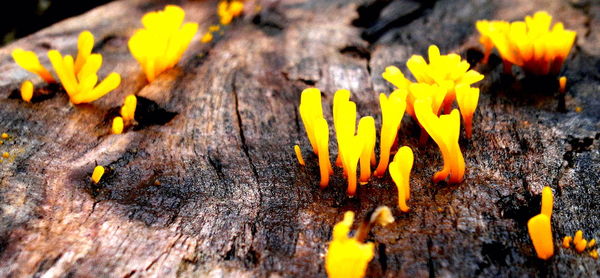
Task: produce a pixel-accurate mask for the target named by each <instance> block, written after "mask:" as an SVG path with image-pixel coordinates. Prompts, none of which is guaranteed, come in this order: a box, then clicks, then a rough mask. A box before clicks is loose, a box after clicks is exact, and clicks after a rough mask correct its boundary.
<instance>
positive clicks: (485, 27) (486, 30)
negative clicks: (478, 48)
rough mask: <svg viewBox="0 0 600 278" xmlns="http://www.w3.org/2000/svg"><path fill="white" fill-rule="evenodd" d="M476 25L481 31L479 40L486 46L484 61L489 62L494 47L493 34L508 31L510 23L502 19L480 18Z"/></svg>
mask: <svg viewBox="0 0 600 278" xmlns="http://www.w3.org/2000/svg"><path fill="white" fill-rule="evenodd" d="M475 27H476V28H477V30H478V31H479V34H481V35H480V37H479V42H480V43H481V44H482V45H483V48H484V51H483V60H482V62H483V63H485V64H487V62H488V60H489V58H490V54H491V53H492V50H493V49H494V42H492V38H491V35H492V34H493V33H497V32H506V30H508V29H509V28H510V24H509V23H508V22H506V21H502V20H492V21H488V20H479V21H477V22H476V23H475Z"/></svg>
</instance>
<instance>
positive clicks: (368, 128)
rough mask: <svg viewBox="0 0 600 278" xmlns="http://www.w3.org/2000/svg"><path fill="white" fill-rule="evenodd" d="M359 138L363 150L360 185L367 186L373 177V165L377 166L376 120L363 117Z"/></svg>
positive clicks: (359, 127)
mask: <svg viewBox="0 0 600 278" xmlns="http://www.w3.org/2000/svg"><path fill="white" fill-rule="evenodd" d="M358 136H359V137H360V141H362V144H363V148H362V152H361V154H360V160H359V161H360V179H359V181H360V184H366V183H367V182H368V181H369V178H370V177H371V165H374V164H375V141H376V137H377V131H376V130H375V119H373V117H362V118H361V119H360V121H359V122H358Z"/></svg>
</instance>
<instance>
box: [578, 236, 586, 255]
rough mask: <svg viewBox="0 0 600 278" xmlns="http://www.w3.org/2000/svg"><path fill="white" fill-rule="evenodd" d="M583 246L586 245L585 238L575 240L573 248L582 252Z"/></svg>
mask: <svg viewBox="0 0 600 278" xmlns="http://www.w3.org/2000/svg"><path fill="white" fill-rule="evenodd" d="M585 247H587V240H585V239H582V240H580V241H579V242H577V244H575V250H576V251H577V252H579V253H581V252H583V250H585Z"/></svg>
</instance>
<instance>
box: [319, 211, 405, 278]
mask: <svg viewBox="0 0 600 278" xmlns="http://www.w3.org/2000/svg"><path fill="white" fill-rule="evenodd" d="M353 222H354V212H352V211H347V212H346V213H345V214H344V219H343V220H342V221H340V222H338V223H337V224H336V225H335V226H334V227H333V232H332V234H333V238H332V240H331V242H330V243H329V248H328V249H327V255H326V256H325V269H326V271H327V275H328V277H329V278H338V277H339V278H360V277H363V276H364V275H365V272H366V271H367V266H368V265H369V262H370V261H371V260H372V259H373V256H374V249H375V246H374V244H373V243H372V242H367V243H363V241H364V240H365V238H366V235H367V234H368V233H369V231H370V229H371V227H372V226H373V225H375V224H380V225H382V226H386V225H387V224H389V223H392V222H394V217H393V216H392V214H391V211H390V209H389V208H387V207H380V208H378V209H376V210H375V211H374V212H373V214H372V215H371V217H369V218H368V220H367V221H366V222H363V223H362V224H361V226H360V228H359V229H358V231H357V233H356V236H354V237H350V236H348V234H349V233H350V228H351V227H352V223H353Z"/></svg>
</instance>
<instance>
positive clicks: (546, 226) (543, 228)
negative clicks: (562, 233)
mask: <svg viewBox="0 0 600 278" xmlns="http://www.w3.org/2000/svg"><path fill="white" fill-rule="evenodd" d="M527 229H528V231H529V237H530V238H531V242H533V247H534V248H535V252H536V254H537V256H538V258H540V259H542V260H547V259H549V258H550V257H552V255H554V243H553V239H552V227H551V225H550V217H548V216H547V215H545V214H542V213H540V214H538V215H536V216H534V217H532V218H531V219H529V221H528V222H527Z"/></svg>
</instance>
